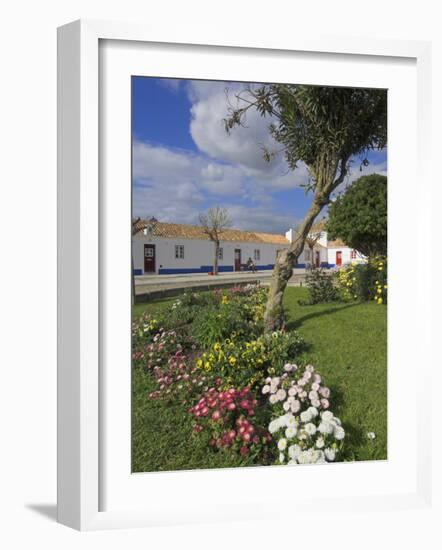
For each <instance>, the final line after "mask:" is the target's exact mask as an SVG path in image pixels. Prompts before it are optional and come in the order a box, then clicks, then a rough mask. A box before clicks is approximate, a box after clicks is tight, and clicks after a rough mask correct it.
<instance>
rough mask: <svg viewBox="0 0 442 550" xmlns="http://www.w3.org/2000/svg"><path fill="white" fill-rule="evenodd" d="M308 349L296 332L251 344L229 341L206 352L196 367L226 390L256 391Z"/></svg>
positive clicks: (284, 333)
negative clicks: (271, 376) (234, 387)
mask: <svg viewBox="0 0 442 550" xmlns="http://www.w3.org/2000/svg"><path fill="white" fill-rule="evenodd" d="M304 348H305V342H304V340H303V339H302V337H301V336H300V335H299V334H298V333H297V332H296V331H291V332H283V331H276V332H273V333H271V334H264V335H261V336H259V337H258V338H256V339H254V340H251V341H249V342H244V341H241V340H234V339H227V340H225V341H223V342H216V343H215V344H214V345H213V346H212V348H211V349H210V350H207V351H205V352H204V353H203V354H202V355H201V357H199V359H198V360H197V362H196V366H197V367H198V368H200V369H203V370H204V371H205V372H206V373H208V374H209V375H210V376H214V377H219V378H220V379H221V381H222V387H224V388H230V387H232V386H248V387H250V388H252V387H254V386H257V385H259V384H262V383H263V381H264V379H265V378H266V377H267V376H268V375H269V374H274V373H276V372H279V371H280V370H281V369H282V367H283V365H284V364H285V363H286V362H288V361H289V360H291V361H293V360H295V359H296V357H297V355H298V354H299V353H300V352H301V351H303V350H304Z"/></svg>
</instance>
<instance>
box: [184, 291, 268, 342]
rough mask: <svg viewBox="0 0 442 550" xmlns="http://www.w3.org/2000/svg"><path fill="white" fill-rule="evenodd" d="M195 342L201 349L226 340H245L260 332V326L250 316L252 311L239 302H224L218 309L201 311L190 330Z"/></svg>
mask: <svg viewBox="0 0 442 550" xmlns="http://www.w3.org/2000/svg"><path fill="white" fill-rule="evenodd" d="M191 332H192V336H193V338H194V340H195V342H196V343H197V344H198V345H199V346H201V347H202V348H203V349H208V348H211V347H212V346H213V345H214V344H215V343H217V342H222V341H223V340H226V339H227V338H235V339H237V340H245V339H250V338H253V337H254V336H257V335H258V334H259V333H260V332H262V324H261V323H260V322H257V321H256V320H255V319H254V318H253V316H252V310H251V309H249V308H247V307H245V306H244V305H243V304H241V301H239V300H232V301H229V302H225V303H224V304H222V305H221V306H220V307H218V308H207V309H201V310H200V311H199V313H198V316H197V317H196V318H195V319H194V321H193V323H192V328H191Z"/></svg>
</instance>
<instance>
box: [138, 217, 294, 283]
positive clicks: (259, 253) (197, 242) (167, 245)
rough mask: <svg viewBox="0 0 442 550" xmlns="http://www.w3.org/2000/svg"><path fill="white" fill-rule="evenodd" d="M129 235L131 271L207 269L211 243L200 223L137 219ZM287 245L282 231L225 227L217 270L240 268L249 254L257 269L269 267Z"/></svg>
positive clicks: (210, 265) (169, 272)
mask: <svg viewBox="0 0 442 550" xmlns="http://www.w3.org/2000/svg"><path fill="white" fill-rule="evenodd" d="M138 229H139V231H138V232H137V233H136V234H135V235H134V237H133V244H132V246H133V248H132V250H133V259H134V273H135V275H143V274H148V273H151V274H154V273H156V274H158V275H172V274H181V273H209V272H210V271H212V269H213V254H214V244H213V242H212V241H210V240H209V238H208V236H207V235H206V234H205V233H204V231H203V229H202V227H200V226H197V225H186V224H177V223H164V222H159V221H156V220H153V221H152V220H147V221H144V220H142V221H140V222H139V226H138ZM287 245H288V240H287V239H286V237H285V236H284V235H276V234H272V233H259V232H252V231H240V230H239V229H227V230H225V231H224V232H223V234H222V239H221V242H220V250H219V258H218V271H219V272H220V273H222V272H228V271H241V269H242V268H243V267H244V265H245V264H246V263H247V261H248V259H249V258H251V259H252V260H253V262H254V263H255V265H256V267H257V269H259V270H264V269H273V266H274V265H275V259H276V254H277V252H278V250H280V249H281V248H284V247H286V246H287Z"/></svg>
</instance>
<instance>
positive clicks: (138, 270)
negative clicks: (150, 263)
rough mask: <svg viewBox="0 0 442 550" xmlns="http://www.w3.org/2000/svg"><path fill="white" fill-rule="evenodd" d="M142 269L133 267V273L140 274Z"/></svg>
mask: <svg viewBox="0 0 442 550" xmlns="http://www.w3.org/2000/svg"><path fill="white" fill-rule="evenodd" d="M142 274H143V270H142V269H134V275H142Z"/></svg>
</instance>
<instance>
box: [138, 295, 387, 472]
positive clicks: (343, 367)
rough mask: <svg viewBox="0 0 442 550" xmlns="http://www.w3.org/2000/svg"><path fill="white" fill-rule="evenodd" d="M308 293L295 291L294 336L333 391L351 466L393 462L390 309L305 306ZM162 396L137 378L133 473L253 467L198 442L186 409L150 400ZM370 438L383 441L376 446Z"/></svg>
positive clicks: (288, 299)
mask: <svg viewBox="0 0 442 550" xmlns="http://www.w3.org/2000/svg"><path fill="white" fill-rule="evenodd" d="M306 292H307V291H306V290H305V289H304V288H289V289H287V291H286V296H285V305H286V308H287V314H288V326H287V328H288V329H289V330H293V329H296V330H297V331H299V333H300V334H301V335H302V336H303V337H304V339H305V340H306V341H307V343H308V344H309V347H308V349H307V351H306V352H304V354H303V355H302V356H301V357H299V358H298V362H299V363H302V364H306V363H312V364H313V365H314V366H315V368H316V370H317V371H318V372H319V373H320V374H321V376H322V378H323V380H324V381H325V383H326V385H327V386H329V387H330V388H331V390H332V399H331V401H332V410H333V412H334V413H335V414H336V415H337V416H339V417H340V418H341V420H342V422H343V425H344V427H345V429H346V432H347V437H346V439H345V459H347V460H372V459H386V458H387V308H386V306H380V305H377V304H375V303H362V304H361V303H350V304H335V303H333V304H319V305H314V306H300V305H299V304H298V300H299V299H300V298H305V296H306ZM173 301H174V298H173V299H167V300H162V301H158V302H153V303H148V304H138V305H136V306H135V307H134V316H138V315H140V314H141V313H143V312H144V311H146V310H148V311H151V312H154V311H158V310H161V309H164V308H167V307H170V305H171V303H172V302H173ZM153 389H155V384H154V382H153V380H152V378H151V375H150V374H149V373H146V372H144V371H142V370H141V369H135V371H134V374H133V455H132V463H133V471H137V472H140V471H158V470H177V469H193V468H201V467H204V468H216V467H226V466H235V465H238V464H239V463H241V464H247V460H245V461H244V459H242V462H241V461H240V459H238V458H235V457H230V456H229V455H228V454H227V453H213V452H212V451H211V449H209V448H208V447H207V445H206V444H205V442H204V440H203V439H204V438H192V437H191V422H190V418H189V415H188V414H187V411H186V407H182V406H178V405H176V406H173V405H170V404H169V405H166V404H164V403H162V402H161V401H153V400H150V399H148V397H147V394H148V393H149V392H150V391H152V390H153ZM367 432H374V433H375V434H376V438H375V439H374V440H369V439H368V438H367V435H366V434H367Z"/></svg>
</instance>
